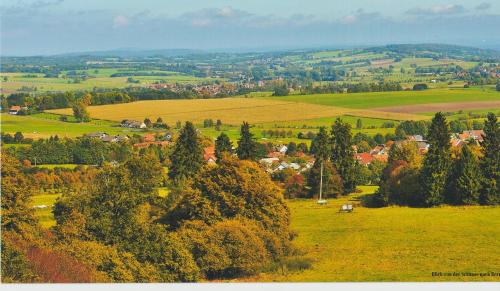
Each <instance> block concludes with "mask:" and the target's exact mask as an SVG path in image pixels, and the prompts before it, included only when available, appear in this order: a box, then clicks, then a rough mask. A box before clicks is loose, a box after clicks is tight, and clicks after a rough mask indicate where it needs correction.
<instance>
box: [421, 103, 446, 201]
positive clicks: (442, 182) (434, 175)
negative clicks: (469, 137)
mask: <svg viewBox="0 0 500 291" xmlns="http://www.w3.org/2000/svg"><path fill="white" fill-rule="evenodd" d="M427 141H428V143H429V151H428V153H427V154H426V155H425V158H424V164H423V167H422V171H421V173H420V183H421V185H422V195H423V198H424V199H423V200H424V202H425V204H426V205H427V206H435V205H439V204H441V203H443V202H444V194H445V193H444V192H445V188H446V184H447V180H448V176H449V175H448V174H449V170H450V161H451V154H450V130H449V127H448V123H447V121H446V117H445V116H444V115H443V113H441V112H438V113H436V115H435V116H434V118H433V119H432V123H431V125H430V127H429V132H428V135H427Z"/></svg>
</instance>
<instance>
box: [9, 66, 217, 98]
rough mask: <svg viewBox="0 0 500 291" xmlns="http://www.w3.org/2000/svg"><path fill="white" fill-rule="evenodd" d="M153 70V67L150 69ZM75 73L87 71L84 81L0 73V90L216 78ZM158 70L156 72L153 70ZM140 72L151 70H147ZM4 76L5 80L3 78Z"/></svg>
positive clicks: (66, 88) (89, 87) (194, 81)
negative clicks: (0, 84) (113, 75)
mask: <svg viewBox="0 0 500 291" xmlns="http://www.w3.org/2000/svg"><path fill="white" fill-rule="evenodd" d="M153 71H155V70H153ZM78 72H85V73H87V74H89V76H90V77H89V78H87V79H85V80H78V81H76V82H75V78H73V77H70V76H66V75H65V73H67V72H63V74H61V76H59V78H45V77H44V75H43V74H26V73H1V74H0V78H1V79H2V92H4V93H7V94H10V93H14V92H19V91H21V92H27V91H37V92H47V91H60V92H62V91H76V90H92V89H94V88H107V89H116V88H126V87H129V86H146V85H150V84H153V83H154V82H165V83H171V84H174V83H189V84H198V83H202V82H213V81H215V80H218V79H216V78H200V77H195V76H191V75H187V74H181V73H177V72H168V71H161V73H163V74H165V76H133V77H132V78H133V79H134V80H138V81H139V82H140V83H138V84H135V83H128V82H127V79H128V77H111V75H112V74H115V73H124V72H133V73H137V74H140V73H141V71H133V70H128V69H127V70H118V69H100V70H97V73H96V72H95V70H84V71H78ZM155 72H159V71H157V70H156V71H155ZM144 73H151V71H147V72H144ZM4 77H7V80H6V81H5V80H4V79H3V78H4Z"/></svg>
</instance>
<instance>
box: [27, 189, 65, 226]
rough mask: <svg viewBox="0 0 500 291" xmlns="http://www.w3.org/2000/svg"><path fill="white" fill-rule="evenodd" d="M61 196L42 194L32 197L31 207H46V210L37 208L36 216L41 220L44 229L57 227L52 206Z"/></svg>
mask: <svg viewBox="0 0 500 291" xmlns="http://www.w3.org/2000/svg"><path fill="white" fill-rule="evenodd" d="M60 196H61V195H60V194H41V195H34V196H32V198H31V205H33V206H34V207H35V206H41V205H44V206H46V207H45V208H35V216H36V217H37V218H38V219H39V221H40V225H41V226H42V227H44V228H49V227H51V226H54V225H56V221H55V220H54V214H52V206H53V205H54V203H56V200H57V198H59V197H60Z"/></svg>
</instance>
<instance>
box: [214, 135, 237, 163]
mask: <svg viewBox="0 0 500 291" xmlns="http://www.w3.org/2000/svg"><path fill="white" fill-rule="evenodd" d="M224 153H226V154H232V153H233V143H232V142H231V140H230V139H229V137H228V136H227V134H225V133H221V134H220V135H219V136H218V137H217V139H216V140H215V156H216V157H217V160H220V159H222V156H223V154H224Z"/></svg>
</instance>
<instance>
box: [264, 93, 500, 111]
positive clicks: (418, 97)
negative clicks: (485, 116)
mask: <svg viewBox="0 0 500 291" xmlns="http://www.w3.org/2000/svg"><path fill="white" fill-rule="evenodd" d="M266 99H268V100H280V101H292V102H299V103H309V104H319V105H327V106H337V107H345V108H356V109H375V108H378V107H390V106H402V105H415V104H432V103H460V102H470V101H499V100H500V93H499V92H496V91H494V90H493V88H487V89H484V90H481V89H480V88H470V89H433V90H425V91H396V92H371V93H352V94H315V95H289V96H280V97H266ZM485 106H486V105H485ZM464 109H467V108H464Z"/></svg>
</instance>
